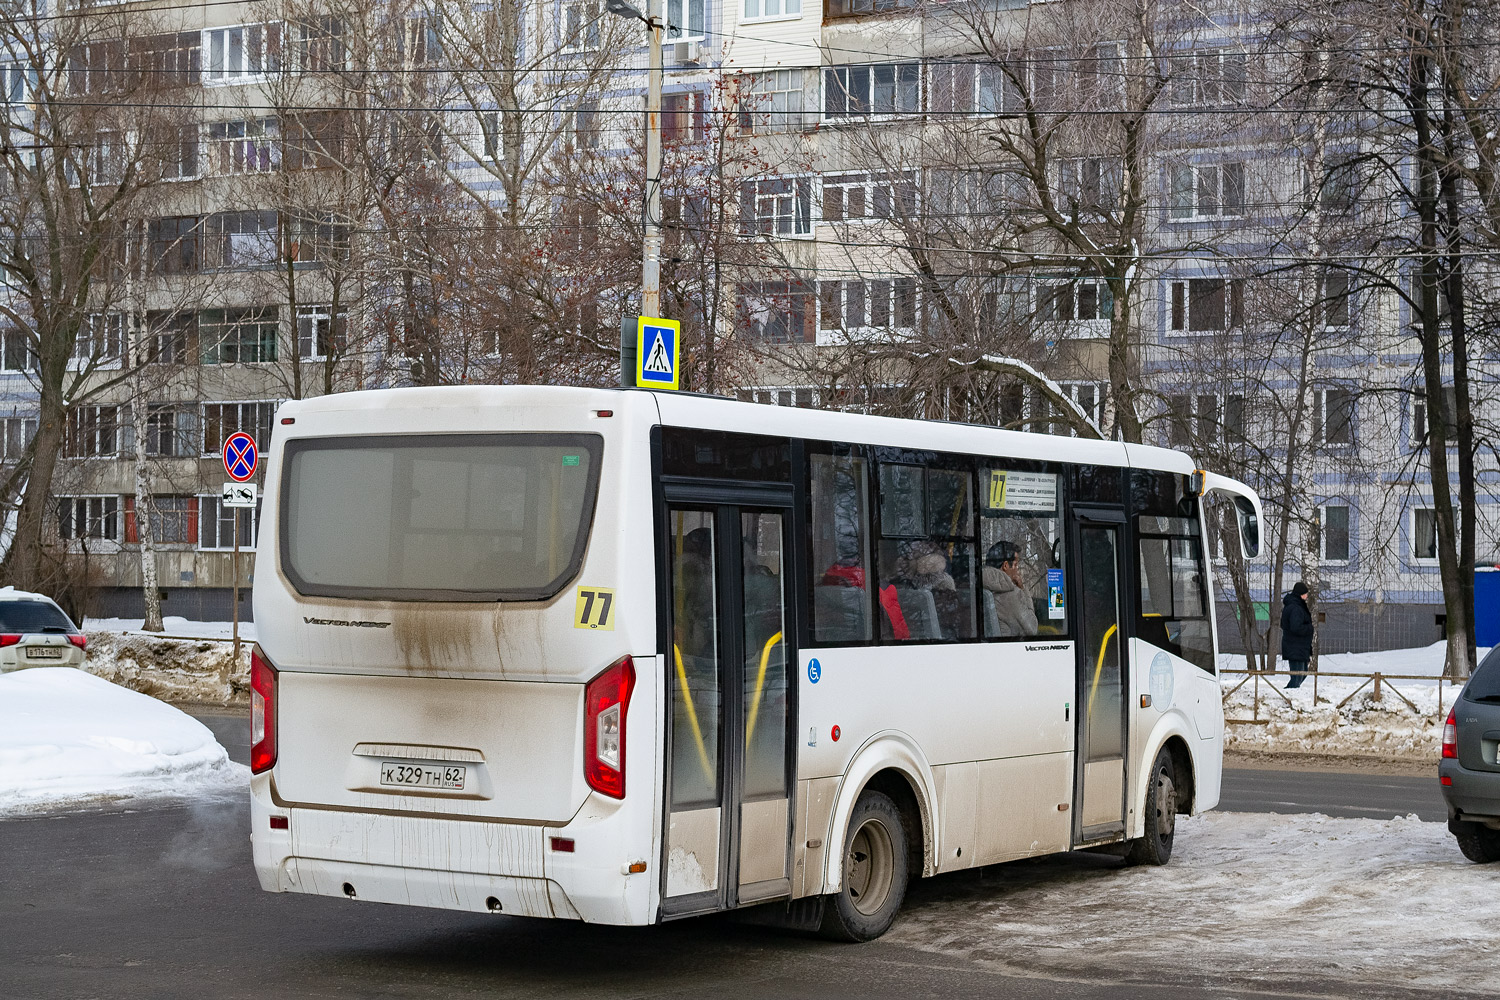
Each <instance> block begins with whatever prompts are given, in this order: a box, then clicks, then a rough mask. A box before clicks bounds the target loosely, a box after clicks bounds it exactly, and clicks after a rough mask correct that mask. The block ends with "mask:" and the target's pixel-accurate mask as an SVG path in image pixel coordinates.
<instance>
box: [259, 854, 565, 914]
mask: <svg viewBox="0 0 1500 1000" xmlns="http://www.w3.org/2000/svg"><path fill="white" fill-rule="evenodd" d="M269 874H270V875H271V877H272V880H273V882H274V884H270V885H268V884H267V879H266V878H265V877H264V875H263V876H262V878H261V887H262V888H264V889H267V890H269V891H271V892H305V893H311V894H313V895H317V896H345V897H347V898H349V899H356V900H361V901H365V902H372V903H397V904H401V905H405V906H431V907H435V908H439V909H444V910H469V911H472V912H475V913H502V914H508V915H510V916H518V917H554V918H561V919H564V920H567V919H571V920H581V919H582V915H581V914H579V912H578V910H577V909H576V908H575V907H574V906H573V903H572V901H571V900H569V899H568V895H567V893H565V892H563V889H562V886H560V885H558V884H557V883H556V882H554V881H552V880H551V879H547V878H519V877H514V876H506V875H482V874H478V873H475V872H449V871H435V870H432V869H423V868H396V867H393V866H390V865H368V864H360V863H358V862H353V861H328V860H324V859H320V858H297V857H291V858H285V859H283V860H282V861H281V863H280V864H279V865H278V866H277V867H276V868H275V870H274V871H273V872H271V873H269Z"/></svg>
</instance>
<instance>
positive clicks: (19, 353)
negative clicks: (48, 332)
mask: <svg viewBox="0 0 1500 1000" xmlns="http://www.w3.org/2000/svg"><path fill="white" fill-rule="evenodd" d="M35 368H36V355H35V354H34V353H32V350H31V337H30V335H29V334H27V332H26V331H25V330H18V329H16V328H15V327H6V328H5V329H4V330H3V331H0V371H7V372H25V371H32V370H34V369H35Z"/></svg>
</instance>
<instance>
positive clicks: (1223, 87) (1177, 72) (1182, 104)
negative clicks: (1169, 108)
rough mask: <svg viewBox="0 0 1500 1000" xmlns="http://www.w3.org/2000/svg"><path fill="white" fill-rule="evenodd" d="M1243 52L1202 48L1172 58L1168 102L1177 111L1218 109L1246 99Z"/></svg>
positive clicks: (1245, 67)
mask: <svg viewBox="0 0 1500 1000" xmlns="http://www.w3.org/2000/svg"><path fill="white" fill-rule="evenodd" d="M1247 69H1248V64H1247V62H1246V59H1245V53H1243V52H1233V51H1230V50H1227V49H1201V50H1199V51H1197V52H1194V53H1190V54H1183V55H1177V56H1173V57H1172V61H1171V73H1172V82H1171V84H1170V90H1169V93H1170V95H1171V102H1172V104H1173V105H1174V106H1176V107H1179V108H1217V107H1223V106H1224V105H1226V104H1238V103H1239V102H1241V101H1243V100H1244V99H1245V90H1246V73H1247Z"/></svg>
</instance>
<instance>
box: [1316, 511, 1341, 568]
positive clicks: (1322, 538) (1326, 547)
mask: <svg viewBox="0 0 1500 1000" xmlns="http://www.w3.org/2000/svg"><path fill="white" fill-rule="evenodd" d="M1318 551H1319V554H1320V555H1321V556H1322V559H1323V561H1324V562H1340V563H1341V562H1348V561H1349V508H1348V506H1347V505H1344V504H1324V505H1323V506H1322V507H1319V508H1318Z"/></svg>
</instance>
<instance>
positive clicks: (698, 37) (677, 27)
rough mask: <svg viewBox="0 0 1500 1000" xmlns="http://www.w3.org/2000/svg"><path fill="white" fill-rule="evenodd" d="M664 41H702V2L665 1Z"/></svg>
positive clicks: (692, 0)
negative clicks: (665, 27)
mask: <svg viewBox="0 0 1500 1000" xmlns="http://www.w3.org/2000/svg"><path fill="white" fill-rule="evenodd" d="M666 40H667V41H669V42H700V41H702V40H703V0H667V30H666Z"/></svg>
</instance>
